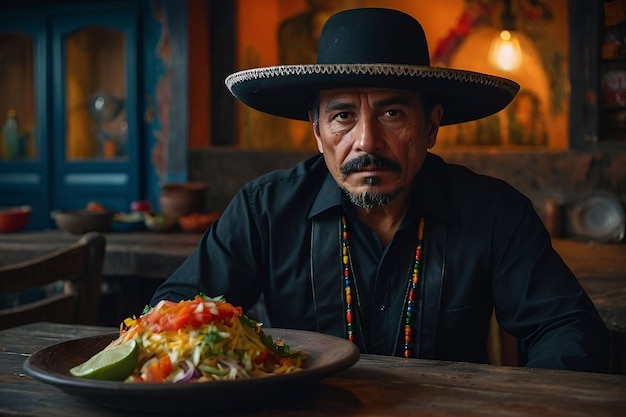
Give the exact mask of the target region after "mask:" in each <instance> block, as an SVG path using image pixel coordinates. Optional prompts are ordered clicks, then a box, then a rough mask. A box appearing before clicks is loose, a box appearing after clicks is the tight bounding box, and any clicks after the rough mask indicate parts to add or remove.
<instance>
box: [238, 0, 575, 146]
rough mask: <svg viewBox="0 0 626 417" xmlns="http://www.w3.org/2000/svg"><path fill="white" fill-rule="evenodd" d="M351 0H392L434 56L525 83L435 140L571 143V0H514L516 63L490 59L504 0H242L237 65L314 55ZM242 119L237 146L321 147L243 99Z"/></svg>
mask: <svg viewBox="0 0 626 417" xmlns="http://www.w3.org/2000/svg"><path fill="white" fill-rule="evenodd" d="M354 7H391V8H396V9H399V10H402V11H404V12H407V13H409V14H411V15H413V16H415V17H416V18H417V19H418V20H420V22H422V24H423V25H424V30H425V31H426V35H427V38H428V42H429V45H430V50H431V63H432V64H433V65H436V66H443V67H446V66H450V67H455V68H461V69H466V70H473V71H480V72H485V73H490V74H494V75H499V76H503V77H507V78H511V79H513V80H515V81H517V82H518V83H519V84H520V85H521V86H522V89H521V91H520V93H519V94H518V96H517V97H516V98H515V100H514V101H513V102H512V103H511V105H510V106H508V107H507V109H505V110H503V111H502V112H500V113H498V114H496V115H493V116H491V117H489V118H485V119H482V120H479V121H475V122H469V123H464V124H461V125H455V126H447V127H443V128H441V129H440V134H439V138H438V142H437V145H436V147H437V148H452V149H454V148H466V147H470V148H474V149H484V148H490V147H498V148H512V149H526V148H530V149H566V148H568V146H569V141H568V132H567V118H568V113H569V107H568V106H569V94H568V85H569V81H568V79H569V78H568V72H567V70H568V69H567V62H568V54H569V44H568V42H569V22H568V0H555V1H549V2H548V1H547V0H512V1H511V12H512V14H513V16H514V28H515V29H516V30H517V31H518V33H519V34H520V45H521V49H522V51H523V59H524V61H523V65H522V66H521V67H520V68H519V69H517V70H514V71H510V72H507V71H504V70H501V69H498V68H494V67H493V66H492V65H491V64H490V63H489V62H488V60H487V59H486V57H487V55H488V54H489V47H490V45H491V43H492V41H493V39H494V38H495V37H496V36H497V34H498V33H499V31H500V29H501V27H502V15H503V13H504V2H503V1H502V0H440V1H438V2H436V3H431V2H413V1H406V0H385V1H383V0H340V1H329V0H326V1H324V0H238V10H239V11H240V12H239V16H238V17H237V19H238V21H237V23H238V28H239V29H238V32H237V38H238V42H239V45H238V64H237V67H238V69H245V68H252V67H257V66H266V65H277V64H295V63H314V62H315V53H316V48H317V38H318V36H319V31H320V30H321V27H322V26H323V24H324V22H325V21H326V19H327V18H328V16H330V15H331V14H333V13H335V12H336V11H339V10H344V9H349V8H354ZM450 16H453V17H452V18H450ZM238 125H239V132H238V146H239V147H240V148H246V149H299V150H316V149H317V148H316V145H315V141H314V139H313V135H312V134H311V132H310V127H309V125H308V123H305V122H298V121H289V120H284V119H281V118H278V117H274V116H270V115H267V114H264V113H261V112H258V111H255V110H251V109H249V108H247V107H245V106H243V105H238Z"/></svg>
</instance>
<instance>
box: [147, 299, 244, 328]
mask: <svg viewBox="0 0 626 417" xmlns="http://www.w3.org/2000/svg"><path fill="white" fill-rule="evenodd" d="M216 313H217V314H216ZM242 313H243V311H242V309H241V307H235V306H233V305H232V304H229V303H224V302H221V301H209V300H205V299H204V298H202V297H200V296H196V297H195V298H194V299H193V300H186V301H181V302H179V303H174V302H172V301H162V302H160V303H159V304H157V306H155V308H154V309H153V310H152V311H151V312H150V313H148V314H146V315H145V316H143V317H141V321H143V322H145V323H148V324H149V325H150V327H151V328H152V329H153V331H156V332H160V331H168V330H179V329H182V328H184V327H186V326H190V327H199V326H201V325H203V324H206V323H210V322H211V321H213V320H224V319H228V318H231V317H236V316H240V315H241V314H242Z"/></svg>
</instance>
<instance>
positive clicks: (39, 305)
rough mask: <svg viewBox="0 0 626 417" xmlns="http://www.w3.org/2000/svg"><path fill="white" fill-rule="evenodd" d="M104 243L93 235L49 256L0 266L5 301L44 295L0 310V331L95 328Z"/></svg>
mask: <svg viewBox="0 0 626 417" xmlns="http://www.w3.org/2000/svg"><path fill="white" fill-rule="evenodd" d="M105 243H106V241H105V238H104V236H102V235H101V234H99V233H96V232H91V233H87V234H85V235H83V236H82V237H81V238H80V239H79V240H78V241H77V242H76V243H73V244H71V245H69V246H66V247H64V248H61V249H58V250H56V251H54V252H51V253H49V254H47V255H44V256H40V257H37V258H35V259H30V260H27V261H21V262H17V263H13V264H11V265H5V266H0V296H3V297H4V299H5V301H6V299H11V298H17V297H18V295H24V294H28V293H29V291H30V292H31V293H32V292H33V291H38V292H39V293H44V292H45V289H47V290H48V293H47V294H43V298H39V299H36V300H34V301H28V302H25V303H24V304H18V305H11V306H8V307H7V308H0V329H6V328H9V327H14V326H19V325H22V324H28V323H33V322H37V321H51V322H59V323H84V324H96V319H97V314H98V300H99V298H100V292H101V289H100V285H101V282H102V265H103V261H104V253H105ZM51 288H56V289H57V291H50V289H51ZM58 289H60V291H59V290H58Z"/></svg>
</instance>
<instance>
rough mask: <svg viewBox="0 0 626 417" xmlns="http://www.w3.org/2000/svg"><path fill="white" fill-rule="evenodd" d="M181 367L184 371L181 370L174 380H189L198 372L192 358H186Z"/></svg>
mask: <svg viewBox="0 0 626 417" xmlns="http://www.w3.org/2000/svg"><path fill="white" fill-rule="evenodd" d="M180 369H182V370H183V372H179V373H178V374H177V375H176V376H175V377H174V378H173V379H172V382H189V381H190V380H191V379H192V378H193V377H194V375H195V373H196V367H195V366H193V363H191V361H190V360H186V361H185V362H183V363H181V364H180Z"/></svg>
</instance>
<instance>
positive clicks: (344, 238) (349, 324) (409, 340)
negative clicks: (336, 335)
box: [341, 214, 424, 358]
mask: <svg viewBox="0 0 626 417" xmlns="http://www.w3.org/2000/svg"><path fill="white" fill-rule="evenodd" d="M423 241H424V218H421V219H420V222H419V227H418V231H417V247H416V248H415V255H414V258H413V272H412V273H411V279H410V283H409V294H408V299H407V302H406V311H405V312H404V357H405V358H410V357H412V356H413V351H412V350H411V346H412V344H413V328H412V327H411V318H412V316H413V309H414V306H415V299H416V295H417V284H418V282H419V279H420V274H421V270H422V253H423ZM341 253H342V259H341V261H342V265H343V271H342V274H343V280H344V292H345V298H346V329H347V332H346V333H347V338H348V340H349V341H351V342H354V314H353V310H352V274H351V271H350V250H349V245H348V226H347V224H346V216H345V215H343V214H342V215H341Z"/></svg>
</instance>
